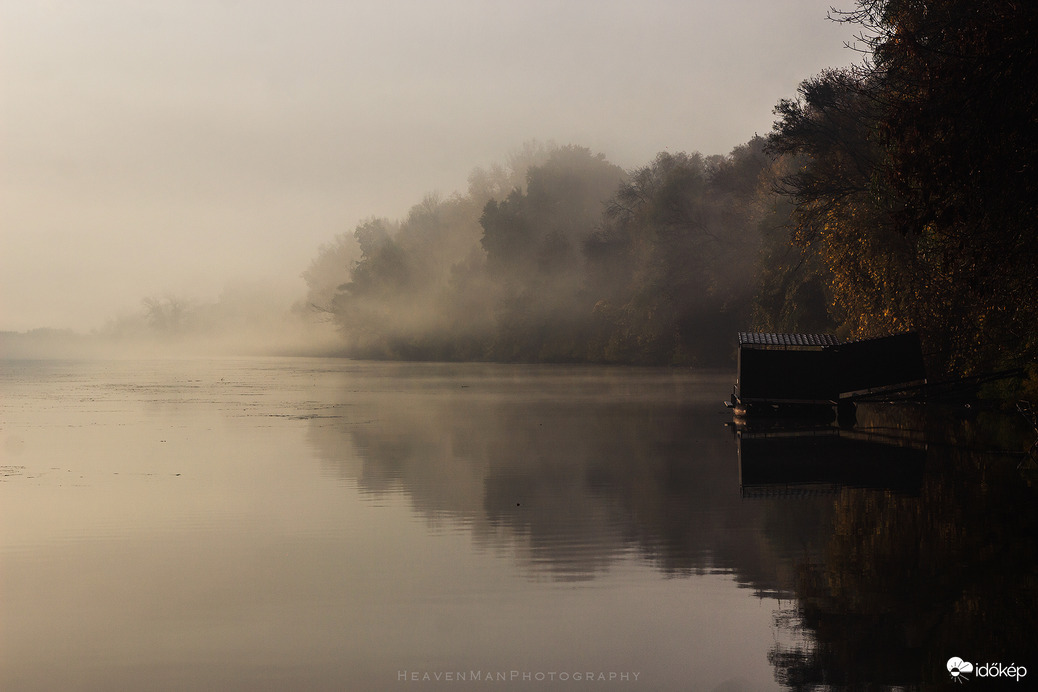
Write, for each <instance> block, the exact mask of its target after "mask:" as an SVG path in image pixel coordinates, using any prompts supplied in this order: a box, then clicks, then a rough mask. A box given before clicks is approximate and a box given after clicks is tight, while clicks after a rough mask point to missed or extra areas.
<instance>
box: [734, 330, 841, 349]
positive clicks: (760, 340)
mask: <svg viewBox="0 0 1038 692" xmlns="http://www.w3.org/2000/svg"><path fill="white" fill-rule="evenodd" d="M839 345H840V340H839V339H837V338H836V337H835V336H833V335H832V334H772V333H766V332H739V346H761V347H770V348H803V347H812V348H819V347H826V346H839Z"/></svg>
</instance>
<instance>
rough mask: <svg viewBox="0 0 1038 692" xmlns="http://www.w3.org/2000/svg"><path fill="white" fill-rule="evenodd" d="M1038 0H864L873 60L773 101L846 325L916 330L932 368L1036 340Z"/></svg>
mask: <svg viewBox="0 0 1038 692" xmlns="http://www.w3.org/2000/svg"><path fill="white" fill-rule="evenodd" d="M1036 17H1038V9H1036V7H1035V6H1034V4H1033V3H1012V2H992V3H980V4H978V3H972V2H967V1H966V0H930V1H927V2H915V1H911V2H910V1H908V0H882V1H881V0H861V1H860V2H859V3H858V5H857V7H856V9H855V10H853V11H850V12H846V13H842V14H840V15H839V18H841V19H842V20H844V21H849V22H855V23H857V24H858V25H860V27H861V28H862V36H861V37H862V40H863V41H864V42H865V46H866V48H867V51H868V52H867V56H866V58H867V59H866V60H865V61H864V62H863V63H862V64H861V65H859V66H857V67H855V68H849V69H844V70H831V71H827V72H825V73H823V74H821V75H819V76H817V77H815V78H812V79H810V80H807V81H805V82H804V83H803V84H802V85H801V88H800V92H799V98H798V99H795V100H785V101H782V102H780V104H779V106H778V108H777V114H778V115H779V117H780V119H779V121H778V122H777V123H776V126H775V131H774V133H773V135H772V137H771V140H770V145H771V147H772V150H773V151H775V152H776V153H779V154H785V155H787V156H799V157H800V159H799V160H800V162H801V164H800V167H799V169H798V170H797V171H795V172H794V173H792V174H791V175H787V176H786V177H785V178H784V179H783V184H782V185H780V186H779V190H780V192H781V193H783V194H785V195H787V196H788V197H789V198H790V199H791V200H792V201H793V202H794V205H795V208H794V211H793V213H792V215H791V220H792V224H793V227H794V229H795V230H794V234H793V238H794V240H795V241H796V242H797V243H798V244H800V246H801V247H803V248H807V249H808V250H809V251H810V252H811V253H814V254H816V255H817V256H818V257H819V258H820V260H821V262H822V264H823V266H824V272H823V274H824V275H825V276H826V278H827V281H828V286H827V289H828V291H829V294H830V298H831V300H832V316H833V317H834V318H835V319H836V320H837V322H839V323H840V324H841V326H842V330H843V331H844V332H845V333H847V334H849V335H851V334H853V335H861V336H866V335H872V334H875V333H879V332H884V331H891V330H897V329H903V328H915V329H919V330H920V331H921V332H922V333H923V336H924V338H925V340H926V343H927V345H928V347H929V350H930V352H931V354H932V356H933V358H932V360H933V365H935V366H936V368H937V369H938V370H945V369H946V370H951V371H958V372H963V371H967V372H968V371H971V370H977V369H983V368H990V367H995V366H999V365H1006V364H1012V363H1019V362H1020V360H1021V359H1025V360H1026V359H1033V358H1034V356H1035V353H1036V351H1038V332H1036V330H1038V327H1036V326H1035V325H1036V324H1038V301H1036V298H1035V291H1034V279H1033V276H1034V274H1033V267H1034V266H1035V265H1036V260H1038V239H1036V229H1035V223H1034V218H1035V214H1034V212H1035V204H1036V201H1035V200H1036V199H1038V195H1036V194H1035V193H1036V190H1035V189H1034V188H1035V172H1034V167H1033V162H1034V160H1035V155H1036V154H1038V151H1036V144H1035V141H1036V140H1035V137H1034V131H1035V125H1036V124H1038V123H1036V113H1038V108H1036V105H1038V103H1036V99H1038V90H1036V88H1035V86H1034V84H1035V82H1034V79H1033V74H1034V68H1035V67H1036V65H1035V61H1036V50H1038V49H1036V45H1038V43H1036V42H1035V40H1034V39H1035V32H1036V27H1038V24H1036Z"/></svg>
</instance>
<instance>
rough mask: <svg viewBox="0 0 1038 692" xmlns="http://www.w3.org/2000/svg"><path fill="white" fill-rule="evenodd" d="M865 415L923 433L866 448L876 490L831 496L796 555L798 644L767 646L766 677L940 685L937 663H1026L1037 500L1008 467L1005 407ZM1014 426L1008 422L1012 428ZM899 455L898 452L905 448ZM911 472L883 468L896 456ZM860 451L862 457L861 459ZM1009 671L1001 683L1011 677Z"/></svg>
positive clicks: (1036, 640) (1035, 628) (1010, 437)
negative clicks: (879, 483) (903, 442)
mask: <svg viewBox="0 0 1038 692" xmlns="http://www.w3.org/2000/svg"><path fill="white" fill-rule="evenodd" d="M934 414H935V412H934V411H933V410H931V411H927V410H925V409H919V410H912V409H903V408H902V409H888V410H885V411H879V412H872V417H871V420H869V421H867V423H866V427H867V426H868V425H869V424H871V425H873V426H875V428H876V429H881V430H884V431H888V432H889V431H897V430H901V431H903V432H904V433H905V435H904V437H905V438H906V439H916V440H918V437H919V434H920V433H924V434H925V435H926V436H927V437H928V438H929V439H930V441H931V442H930V444H929V445H928V447H927V448H926V450H925V452H920V451H918V449H919V448H918V447H916V451H915V452H913V453H908V452H905V451H904V450H905V449H906V448H905V447H900V448H894V447H891V449H889V450H888V452H887V453H886V454H877V455H876V457H875V461H877V462H878V463H879V464H880V466H879V475H878V476H876V477H874V478H873V479H871V480H872V481H874V480H875V479H876V478H879V479H884V478H885V479H887V480H891V481H892V482H893V489H888V490H885V491H876V490H869V489H865V488H849V487H844V488H842V489H841V490H840V491H839V492H837V493H836V494H834V495H833V500H832V510H833V511H832V523H831V525H830V527H828V534H829V535H828V538H827V541H826V545H825V549H824V552H823V554H822V557H821V559H820V560H818V561H803V562H802V563H800V564H799V565H798V569H797V575H796V579H795V581H794V584H795V592H796V608H795V614H796V616H797V617H796V618H795V619H794V620H793V625H794V626H796V627H799V628H802V629H803V631H805V632H806V633H808V634H809V635H810V639H811V640H812V642H813V644H812V645H811V646H807V647H803V648H796V649H791V650H787V649H783V648H782V647H776V648H775V649H774V650H773V651H772V653H771V655H770V659H771V661H772V663H773V665H774V666H775V669H776V677H777V679H778V680H779V681H780V682H782V683H783V684H784V685H786V686H788V687H790V688H792V689H817V688H818V687H819V686H835V687H842V686H854V687H862V686H869V685H872V686H904V687H917V686H922V687H925V688H931V687H941V686H944V685H950V684H951V682H952V681H951V678H950V676H949V675H948V673H947V670H946V666H945V664H946V662H947V660H948V659H949V658H950V657H951V656H960V657H962V658H964V659H965V660H968V661H975V662H1003V663H1004V664H1005V665H1009V664H1010V663H1013V662H1016V663H1019V664H1021V665H1033V664H1034V663H1036V662H1038V661H1035V659H1034V654H1035V651H1038V550H1036V545H1038V544H1036V541H1035V536H1036V535H1038V533H1036V532H1038V511H1036V509H1038V506H1036V503H1035V499H1036V497H1035V492H1034V488H1033V487H1031V486H1030V484H1029V483H1028V482H1027V480H1026V478H1025V477H1024V476H1022V475H1021V473H1020V468H1019V461H1020V455H1019V454H1014V453H1000V452H997V451H992V450H997V449H999V448H1001V449H1003V450H1006V449H1009V450H1012V449H1016V450H1019V449H1020V448H1021V444H1020V442H1021V441H1020V439H1019V437H1016V439H1014V436H1018V434H1019V433H1020V429H1019V428H1018V427H1017V426H1014V421H1013V420H1012V418H1011V417H1010V418H1006V417H1005V416H994V417H992V418H991V419H989V420H984V419H983V418H969V419H956V418H953V417H947V416H943V417H942V416H940V415H939V412H938V415H937V416H936V417H935V415H934ZM1014 427H1016V430H1014ZM906 455H907V456H906ZM914 455H919V457H918V460H919V461H921V463H922V464H923V466H924V467H925V473H922V474H921V475H919V476H918V489H917V490H915V489H914V486H915V482H914V481H915V480H916V476H915V475H914V473H913V474H912V476H911V478H912V480H913V483H912V484H911V485H912V486H913V488H912V489H913V492H909V493H905V492H898V491H900V490H904V489H905V483H904V481H905V480H906V478H905V477H902V476H900V475H897V474H895V475H894V476H893V477H891V476H890V475H889V470H888V469H886V468H885V467H884V465H885V464H886V463H887V462H889V461H890V460H891V459H898V460H899V461H902V462H906V463H908V464H910V465H914V463H915V461H914V460H913V456H914ZM862 461H864V459H863V460H862ZM1014 682H1015V681H1014Z"/></svg>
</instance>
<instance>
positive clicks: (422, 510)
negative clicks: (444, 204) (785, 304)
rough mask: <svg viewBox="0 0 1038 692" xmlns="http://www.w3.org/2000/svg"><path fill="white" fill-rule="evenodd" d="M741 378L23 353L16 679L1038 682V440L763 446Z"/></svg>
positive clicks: (1, 487) (689, 685) (566, 684)
mask: <svg viewBox="0 0 1038 692" xmlns="http://www.w3.org/2000/svg"><path fill="white" fill-rule="evenodd" d="M730 385H731V375H730V374H727V373H723V374H711V373H702V372H695V371H688V370H644V369H613V368H591V367H588V368H585V367H559V366H507V365H476V364H470V365H438V364H373V363H358V362H351V361H342V360H320V359H251V360H216V361H198V360H183V361H140V362H129V361H124V362H60V361H49V362H45V361H40V362H6V363H3V367H2V375H0V387H2V388H0V396H2V399H0V414H2V418H0V425H2V427H0V453H2V455H3V456H2V461H0V689H3V690H23V689H24V690H37V689H47V690H50V689H53V690H57V689H63V690H121V689H148V690H167V689H168V690H187V689H221V690H235V689H240V690H264V689H269V690H285V689H312V690H324V689H328V690H368V689H370V690H381V689H469V688H472V689H478V688H481V687H487V686H490V687H493V688H496V689H531V690H533V689H572V690H582V689H596V690H597V689H618V690H619V689H642V690H699V689H702V690H728V691H732V690H766V689H781V688H784V687H787V688H788V687H804V688H810V687H818V686H833V687H839V686H841V685H842V684H844V683H847V682H862V681H866V682H873V683H876V684H880V685H897V686H902V687H909V688H910V687H916V686H932V685H939V684H943V683H944V682H947V680H948V675H947V672H946V671H945V670H944V664H945V661H946V660H947V658H948V657H949V656H952V655H958V656H962V657H964V658H967V660H969V657H970V656H973V657H974V658H976V660H978V661H979V660H981V659H980V658H979V657H981V656H986V657H988V660H992V661H994V660H1002V659H1003V658H1004V659H1005V661H1004V662H1005V663H1007V664H1008V663H1010V662H1011V661H1013V662H1015V663H1017V664H1022V665H1025V664H1026V663H1027V662H1028V657H1029V656H1031V657H1032V658H1031V662H1033V663H1034V664H1035V670H1034V675H1035V676H1036V677H1038V659H1035V658H1033V652H1034V651H1035V650H1036V648H1035V631H1038V628H1035V627H1034V625H1035V620H1034V614H1035V608H1034V606H1035V602H1036V600H1035V593H1036V592H1038V589H1036V588H1035V587H1036V582H1038V570H1036V568H1035V564H1036V561H1035V547H1034V535H1035V534H1034V530H1035V527H1036V526H1038V522H1036V521H1035V518H1034V504H1035V503H1034V499H1035V497H1034V490H1033V486H1034V483H1033V480H1034V478H1033V475H1031V474H1030V473H1029V471H1028V469H1027V467H1026V465H1023V462H1022V461H1021V459H1022V457H1021V456H1020V455H1017V456H1012V455H990V454H987V455H983V456H980V455H977V454H976V453H974V452H965V451H961V450H960V447H961V445H958V446H944V447H942V446H940V445H934V444H933V442H932V440H931V441H927V439H926V438H927V435H926V434H922V435H920V434H917V433H919V431H918V430H914V431H913V430H905V429H903V428H905V427H911V426H905V425H903V424H900V423H898V424H891V423H890V421H888V420H879V419H877V420H876V421H873V422H871V423H869V422H867V421H866V422H865V423H862V424H860V425H859V426H858V428H857V430H855V431H850V432H846V431H845V434H843V435H834V434H832V433H834V432H835V431H834V430H823V431H813V432H812V434H811V435H803V434H797V435H791V434H788V433H783V434H779V435H776V434H774V431H764V432H760V431H744V432H743V433H742V434H741V437H740V436H738V435H736V434H734V431H733V430H731V429H729V428H728V427H726V426H725V423H726V422H727V421H729V420H730V419H729V417H728V416H727V414H726V412H725V410H724V409H723V407H721V406H720V402H721V400H722V399H723V398H724V396H725V394H726V393H727V391H728V389H729V388H730ZM899 427H900V428H902V429H901V430H898V428H899ZM957 430H959V432H958V433H956V434H959V435H966V436H969V435H970V434H972V433H971V432H970V430H969V429H967V430H966V432H962V430H961V429H957ZM931 437H932V436H931ZM966 441H967V442H968V441H975V439H974V438H973V437H971V438H970V440H966ZM958 442H963V440H958ZM832 459H842V460H844V462H845V463H842V464H840V465H839V466H838V467H834V466H833V465H832V464H831V463H829V462H830V461H831V460H832ZM981 517H983V520H981ZM974 522H976V525H977V526H983V527H985V528H983V530H979V529H978V530H976V531H974V530H973V529H972V528H971V526H973V525H974ZM1014 656H1015V658H1012V657H1014ZM589 676H590V677H591V678H592V679H591V680H588V679H587V678H588V677H589ZM448 678H451V679H449V680H448ZM488 678H490V681H489V682H488ZM437 679H439V682H437Z"/></svg>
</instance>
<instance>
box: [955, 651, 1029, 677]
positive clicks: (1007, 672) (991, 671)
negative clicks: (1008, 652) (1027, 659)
mask: <svg viewBox="0 0 1038 692" xmlns="http://www.w3.org/2000/svg"><path fill="white" fill-rule="evenodd" d="M970 673H973V674H974V676H975V677H978V678H1009V679H1011V680H1016V681H1017V682H1020V679H1021V678H1023V677H1024V676H1026V675H1027V668H1025V667H1024V666H1018V665H1016V664H1015V663H1010V664H1009V665H1008V666H1007V665H1004V664H1002V663H977V664H976V665H974V664H973V663H970V662H969V661H963V660H962V659H961V658H959V657H958V656H952V657H951V658H949V659H948V674H949V675H951V679H952V680H953V681H955V682H965V681H966V680H969V679H970V678H969V674H970Z"/></svg>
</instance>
